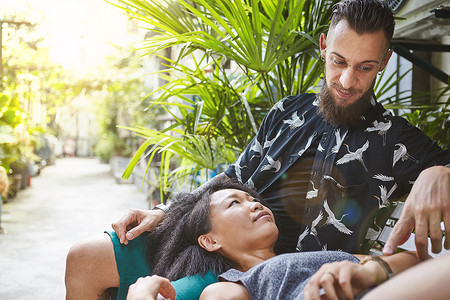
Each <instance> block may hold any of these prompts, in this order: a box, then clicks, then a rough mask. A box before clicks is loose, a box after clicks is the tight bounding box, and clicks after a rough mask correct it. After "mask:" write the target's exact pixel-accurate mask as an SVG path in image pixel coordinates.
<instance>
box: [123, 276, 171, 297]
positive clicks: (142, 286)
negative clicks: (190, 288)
mask: <svg viewBox="0 0 450 300" xmlns="http://www.w3.org/2000/svg"><path fill="white" fill-rule="evenodd" d="M158 293H159V294H161V296H162V297H164V299H173V300H175V299H176V297H177V294H176V292H175V289H174V288H173V286H172V284H171V283H170V281H169V280H168V279H167V278H164V277H160V276H157V275H153V276H147V277H141V278H139V279H138V280H137V281H136V283H135V284H132V285H130V288H129V289H128V295H127V300H155V299H160V298H157V297H158Z"/></svg>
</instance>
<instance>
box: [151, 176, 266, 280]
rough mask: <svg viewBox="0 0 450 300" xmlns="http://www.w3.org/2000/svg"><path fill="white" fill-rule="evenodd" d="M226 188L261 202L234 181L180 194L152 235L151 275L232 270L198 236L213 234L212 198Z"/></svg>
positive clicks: (215, 183)
mask: <svg viewBox="0 0 450 300" xmlns="http://www.w3.org/2000/svg"><path fill="white" fill-rule="evenodd" d="M223 189H237V190H241V191H244V192H247V193H248V194H250V195H251V196H252V197H254V198H256V199H259V200H261V197H260V196H259V194H258V193H256V192H255V191H254V190H252V189H250V188H248V187H246V186H243V185H242V184H239V183H237V182H235V181H232V180H229V179H226V180H221V181H214V182H213V183H211V184H208V186H207V187H206V188H204V189H202V190H201V191H200V192H197V193H180V194H178V195H177V196H176V198H175V200H174V202H173V203H172V204H171V206H170V209H169V211H168V212H167V213H166V216H165V217H164V220H163V221H162V222H161V223H160V224H159V225H158V226H157V227H156V228H155V229H154V230H153V231H152V232H150V234H149V238H148V242H147V259H148V262H149V264H150V267H151V269H152V274H156V275H159V276H164V277H166V278H168V279H169V280H172V281H173V280H177V279H180V278H182V277H185V276H192V275H202V276H204V275H206V273H208V272H209V271H212V272H214V274H217V275H218V274H221V273H223V272H225V271H226V270H228V269H230V268H232V267H233V264H232V263H231V262H230V261H228V260H227V259H226V258H224V257H223V256H221V255H220V254H218V253H215V252H208V251H206V250H205V249H203V248H202V247H200V246H199V244H198V241H197V239H198V237H199V236H200V235H202V234H206V233H208V232H210V231H211V222H210V208H209V204H210V198H211V197H210V196H211V194H213V193H214V192H217V191H219V190H223Z"/></svg>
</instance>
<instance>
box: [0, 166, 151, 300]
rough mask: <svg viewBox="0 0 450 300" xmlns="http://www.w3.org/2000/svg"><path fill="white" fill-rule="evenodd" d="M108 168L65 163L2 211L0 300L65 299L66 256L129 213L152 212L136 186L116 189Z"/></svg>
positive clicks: (49, 170) (34, 181) (33, 182)
mask: <svg viewBox="0 0 450 300" xmlns="http://www.w3.org/2000/svg"><path fill="white" fill-rule="evenodd" d="M109 171H110V168H109V165H107V164H100V163H99V162H98V160H96V159H82V158H64V159H59V160H57V161H56V165H55V166H48V167H46V168H44V169H43V170H42V173H41V175H39V176H37V177H33V178H32V180H31V187H28V188H27V189H25V190H22V191H20V192H19V193H18V195H17V197H16V198H15V199H12V200H10V201H9V202H8V203H6V204H5V205H3V214H2V227H3V228H4V229H5V230H6V233H4V234H0V299H2V300H7V299H14V300H17V299H46V300H49V299H64V298H65V287H64V272H65V260H66V255H67V252H68V251H69V249H70V247H71V245H73V244H74V243H75V242H77V241H79V240H81V239H84V238H86V237H89V236H92V235H98V234H99V233H102V232H103V231H104V230H105V229H110V228H111V223H112V222H113V221H114V220H116V219H118V218H120V217H121V216H122V215H123V214H124V213H125V212H126V211H127V210H128V209H129V208H147V207H148V204H147V202H146V200H145V196H144V195H143V194H140V193H139V191H138V189H137V188H136V186H135V185H133V184H117V183H116V182H115V180H114V178H113V177H112V175H110V172H109Z"/></svg>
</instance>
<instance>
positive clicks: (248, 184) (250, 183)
mask: <svg viewBox="0 0 450 300" xmlns="http://www.w3.org/2000/svg"><path fill="white" fill-rule="evenodd" d="M245 185H246V186H248V187H249V188H251V189H255V183H254V182H253V180H252V179H251V178H250V179H249V180H247V182H246V183H245Z"/></svg>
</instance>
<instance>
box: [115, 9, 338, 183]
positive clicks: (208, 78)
mask: <svg viewBox="0 0 450 300" xmlns="http://www.w3.org/2000/svg"><path fill="white" fill-rule="evenodd" d="M119 2H120V3H121V5H119V7H120V8H122V9H124V10H125V11H127V12H128V13H129V14H130V15H131V16H132V17H133V18H137V19H138V20H141V21H143V23H144V24H146V25H147V29H148V30H149V31H152V32H153V33H154V34H153V35H152V37H151V38H149V39H147V40H146V41H145V43H144V45H143V47H142V49H141V50H145V51H146V53H147V54H156V55H159V54H158V53H159V51H161V50H163V49H166V48H169V47H174V48H175V47H178V48H180V51H179V54H178V56H177V58H176V59H174V60H171V59H170V57H162V58H163V59H164V60H165V62H166V63H165V64H166V66H167V67H168V69H165V70H164V72H165V73H166V72H167V74H161V76H162V77H163V78H164V79H166V80H167V84H165V85H163V86H162V87H160V88H159V89H158V90H156V91H154V93H153V94H154V95H152V97H153V98H154V99H157V101H155V102H154V103H153V104H152V107H157V106H161V107H164V108H165V109H166V111H167V112H168V113H169V114H171V115H173V117H174V124H173V125H172V126H170V127H169V128H166V129H165V130H163V131H156V130H152V129H150V128H142V127H141V128H129V129H130V130H133V131H134V132H136V134H137V135H139V136H141V137H144V138H146V139H147V140H146V142H145V143H144V144H143V145H142V146H141V148H140V149H139V150H138V151H137V153H136V154H135V156H134V158H133V159H132V161H131V163H130V165H129V166H128V169H127V170H126V171H125V173H124V177H125V178H127V177H128V176H130V174H131V171H132V169H133V168H134V166H135V165H136V164H137V163H138V161H139V160H140V159H141V157H142V156H144V157H149V158H150V159H149V163H148V166H147V167H149V166H150V162H151V160H152V158H153V157H154V155H155V153H157V152H158V153H161V154H162V158H163V159H162V164H161V172H160V174H161V187H162V190H164V189H165V188H167V187H169V186H170V185H171V180H170V178H177V179H179V178H180V177H183V176H184V177H185V178H186V176H185V175H187V174H191V175H192V174H195V173H196V172H197V171H199V170H206V169H208V170H214V169H216V168H217V167H218V166H220V165H222V164H228V163H230V162H232V161H233V160H234V159H235V158H236V154H237V153H239V152H241V151H242V149H243V147H244V146H245V145H246V144H247V143H248V141H249V139H250V138H251V137H252V136H253V135H254V134H255V132H256V130H257V128H258V126H259V124H260V122H261V120H262V118H263V117H264V115H265V114H266V113H267V111H268V110H269V109H270V107H271V106H272V105H273V104H274V103H275V102H276V101H277V100H278V99H281V98H282V97H284V96H287V95H291V94H298V93H302V92H308V91H312V90H313V89H314V87H315V86H316V85H317V82H318V81H319V79H320V74H322V71H323V64H322V62H321V61H320V60H319V59H317V58H318V38H319V35H320V34H321V33H323V32H325V30H326V29H327V24H328V21H329V18H330V14H331V9H330V8H331V6H332V5H333V4H334V3H335V2H337V1H330V0H319V1H311V0H296V1H294V0H292V1H290V0H286V1H278V0H234V1H229V0H178V1H170V0H119ZM194 54H195V56H194ZM191 56H192V57H198V56H200V58H199V59H197V60H196V59H195V58H192V60H193V61H194V64H195V67H187V66H186V65H184V63H183V61H185V60H186V58H188V57H191ZM227 62H232V63H233V65H235V66H236V68H235V70H233V71H230V70H228V69H227V68H226V66H227ZM152 107H151V108H152ZM150 146H151V147H150ZM147 149H150V150H148V151H147ZM174 155H175V156H176V157H180V161H179V168H177V169H175V170H174V171H173V172H172V173H170V172H169V168H168V166H169V162H170V160H171V159H173V158H174ZM169 174H171V175H172V176H169Z"/></svg>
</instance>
